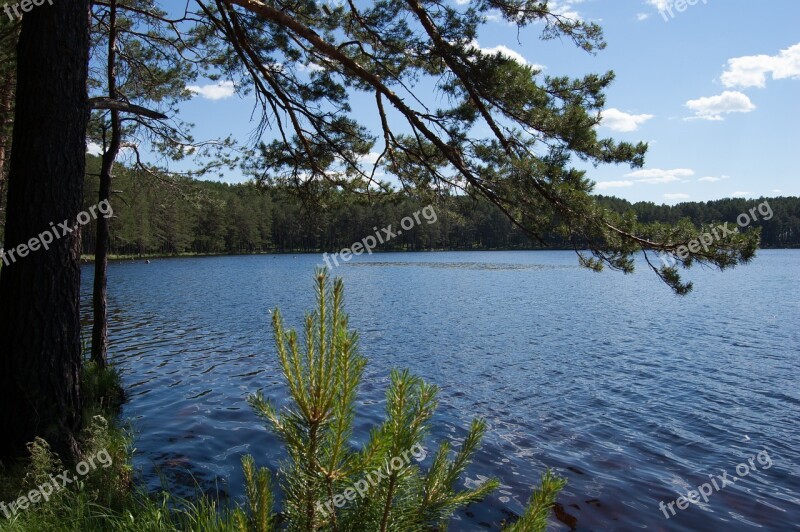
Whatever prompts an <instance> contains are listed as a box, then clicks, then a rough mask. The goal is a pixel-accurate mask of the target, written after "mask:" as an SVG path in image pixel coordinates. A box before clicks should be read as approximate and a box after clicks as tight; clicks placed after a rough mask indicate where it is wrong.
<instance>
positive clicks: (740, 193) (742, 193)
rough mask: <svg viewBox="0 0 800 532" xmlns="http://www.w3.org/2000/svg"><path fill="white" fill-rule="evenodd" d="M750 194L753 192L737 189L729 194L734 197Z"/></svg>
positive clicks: (743, 196) (746, 196)
mask: <svg viewBox="0 0 800 532" xmlns="http://www.w3.org/2000/svg"><path fill="white" fill-rule="evenodd" d="M752 195H753V194H752V193H751V192H742V191H741V190H737V191H736V192H734V193H733V194H731V196H733V197H734V198H749V197H750V196H752Z"/></svg>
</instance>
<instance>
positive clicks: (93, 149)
mask: <svg viewBox="0 0 800 532" xmlns="http://www.w3.org/2000/svg"><path fill="white" fill-rule="evenodd" d="M86 153H88V154H90V155H102V154H103V147H102V146H101V145H99V144H98V143H96V142H89V143H88V144H87V145H86Z"/></svg>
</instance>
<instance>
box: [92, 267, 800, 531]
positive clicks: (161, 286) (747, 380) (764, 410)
mask: <svg viewBox="0 0 800 532" xmlns="http://www.w3.org/2000/svg"><path fill="white" fill-rule="evenodd" d="M358 260H359V262H357V263H356V262H355V261H353V262H352V263H350V264H348V265H344V266H342V267H339V268H338V269H337V270H335V272H334V273H335V274H336V275H340V276H342V277H343V278H344V279H345V283H346V287H347V290H346V292H347V308H348V311H349V313H350V315H351V324H352V326H353V327H354V328H356V329H357V330H358V331H359V332H360V334H361V345H362V351H363V352H364V354H365V355H366V356H367V357H368V358H369V359H370V364H369V366H368V370H367V375H366V378H365V382H364V385H363V386H362V388H361V394H360V400H361V403H360V415H359V418H358V419H359V425H358V427H357V431H356V438H357V439H358V440H359V441H363V438H365V437H366V433H367V430H368V428H369V427H370V426H372V425H374V424H377V423H379V421H380V420H381V419H382V416H383V406H384V403H383V393H384V390H385V386H386V384H387V382H388V373H389V370H390V369H391V368H394V367H409V368H411V369H412V370H413V371H414V372H415V373H416V374H418V375H420V376H422V377H423V378H425V379H426V380H428V381H430V382H433V383H436V384H437V385H439V386H440V387H441V389H442V391H441V406H440V408H439V412H438V415H437V417H436V419H435V427H436V430H435V432H434V433H433V435H432V438H431V442H429V443H431V444H433V443H435V442H436V441H439V440H442V439H443V438H461V437H463V435H464V432H465V431H464V428H465V427H467V426H468V423H469V420H470V419H471V418H472V417H473V416H482V417H484V418H485V419H486V420H487V422H488V424H489V431H488V434H487V437H486V440H485V445H484V447H483V449H482V451H481V452H480V454H479V455H478V457H477V460H476V462H475V464H474V465H473V466H472V467H471V469H470V476H469V478H467V479H466V482H467V483H473V482H476V481H480V480H481V479H483V478H485V477H491V476H494V477H498V478H500V480H501V482H502V487H501V488H500V490H499V491H498V492H496V493H495V494H494V495H493V496H492V497H491V498H490V499H489V500H488V501H486V502H484V503H483V504H481V505H476V506H473V507H470V508H469V509H467V511H465V512H462V513H461V514H460V515H459V516H458V519H457V520H456V521H455V522H454V523H453V526H452V529H453V530H481V529H489V528H491V529H497V528H498V526H499V523H500V522H501V521H502V520H503V519H505V518H506V517H507V516H509V515H512V514H514V513H519V512H521V510H522V508H523V505H524V502H525V501H526V499H527V498H528V496H529V494H530V490H531V487H532V485H533V484H534V483H535V482H536V480H537V479H538V477H539V475H540V474H541V472H542V471H543V470H544V469H545V468H546V467H551V468H555V469H556V470H557V471H558V472H559V473H560V474H562V475H563V476H566V477H567V478H568V479H569V485H568V486H567V488H566V489H565V491H564V492H563V494H562V495H561V497H560V499H559V504H560V509H559V512H558V514H559V516H560V518H561V521H558V520H554V522H553V528H554V529H557V530H568V529H569V527H568V526H567V525H565V524H564V522H567V523H576V526H577V528H578V529H579V530H636V529H647V530H729V531H733V530H758V529H761V530H800V525H798V523H800V435H799V434H798V420H799V419H800V386H799V385H798V378H799V377H800V312H799V311H800V285H799V284H798V280H799V279H800V265H798V261H800V252H798V251H764V252H762V253H760V255H759V258H758V259H757V261H756V262H755V263H754V264H753V265H751V266H749V267H747V268H743V269H738V270H735V271H732V272H726V273H725V274H720V273H717V272H711V271H698V272H696V273H694V275H693V278H694V279H695V280H696V290H695V292H694V294H692V295H691V296H689V297H687V298H677V297H675V296H673V295H671V293H670V292H669V291H668V290H667V289H666V288H665V287H662V286H660V285H659V284H658V282H657V280H656V279H655V277H654V276H653V275H652V274H650V273H648V272H646V271H645V268H640V270H641V273H639V274H636V275H634V276H632V277H631V276H628V277H625V276H622V275H620V274H614V273H604V274H600V275H598V274H594V273H592V272H589V271H586V270H583V269H580V268H578V267H577V266H576V260H575V256H574V254H571V253H567V252H496V253H432V254H382V255H374V256H372V257H368V258H362V257H360V258H359V259H358ZM318 262H321V258H320V257H319V256H315V255H305V256H303V255H298V256H254V257H221V258H205V259H176V260H157V261H153V263H152V264H149V265H147V264H143V263H135V264H131V263H117V264H114V265H113V266H112V267H111V268H110V301H109V303H110V308H111V317H112V319H111V321H112V323H111V342H112V353H113V354H114V355H113V356H114V360H115V361H116V363H117V364H119V365H120V366H121V368H122V371H123V376H124V382H125V385H126V387H127V388H128V390H129V393H130V401H129V402H128V404H127V405H126V407H125V412H124V414H125V416H127V417H129V418H130V419H131V420H132V422H133V425H134V427H135V429H136V431H137V434H138V436H137V439H136V447H137V450H138V455H137V460H136V465H137V466H138V467H139V468H140V469H141V471H142V474H143V478H144V480H145V481H146V482H147V483H148V484H149V485H150V486H151V487H152V488H156V487H158V486H159V485H160V482H161V481H160V479H159V475H163V476H164V477H165V478H166V479H167V480H168V481H169V482H170V483H171V484H172V486H173V487H174V488H175V487H178V488H182V489H184V490H187V491H188V492H190V491H191V490H192V489H193V486H194V485H195V483H197V484H199V485H200V486H201V487H202V488H203V489H204V490H207V491H212V492H213V491H215V490H216V491H217V492H218V493H219V494H220V495H221V496H223V497H228V496H230V497H233V498H234V499H237V500H238V499H239V498H240V497H241V495H242V490H241V480H242V479H241V474H240V471H239V460H240V457H241V455H242V454H244V453H253V454H254V455H255V456H256V458H257V462H258V463H259V464H260V465H268V466H270V467H273V468H274V467H275V465H276V464H277V462H278V460H280V459H281V458H282V454H281V452H280V449H281V447H280V445H279V444H278V442H277V440H276V439H275V438H274V437H273V436H271V435H270V434H269V433H268V432H267V431H266V430H265V429H264V428H263V426H262V425H261V423H260V422H259V420H258V419H257V418H256V416H255V415H254V414H253V413H252V412H251V411H250V409H249V407H248V406H247V404H246V402H245V397H246V396H247V394H249V393H252V392H254V391H256V390H258V389H262V390H264V393H265V395H267V396H270V397H272V398H274V399H276V400H277V401H278V402H279V401H280V400H282V399H284V398H285V397H286V390H285V387H284V385H283V383H282V382H281V379H280V378H279V376H278V372H277V368H276V362H275V353H274V348H273V345H272V336H271V330H270V328H269V314H268V309H271V308H274V307H276V306H277V307H280V308H281V310H282V311H283V313H284V315H285V317H286V322H287V323H288V324H291V325H293V326H298V325H299V324H300V323H301V318H302V316H303V312H304V311H305V310H306V309H308V308H310V307H311V306H312V305H313V294H312V291H311V287H312V271H313V267H314V265H315V264H317V263H318ZM90 271H91V270H90V269H89V268H88V267H87V268H86V269H84V285H85V286H84V302H85V306H84V313H85V316H86V319H87V321H88V319H89V318H90V314H89V308H88V303H89V294H90V292H89V290H90V287H91V282H90ZM762 450H767V451H768V454H769V457H770V458H771V460H772V462H773V466H772V467H771V468H769V469H763V468H762V467H761V466H760V465H759V463H758V462H756V465H757V466H758V471H756V472H753V473H751V474H750V475H749V476H747V478H744V479H742V480H741V481H739V482H737V483H735V484H733V485H731V486H727V487H726V488H725V489H723V490H721V491H719V492H715V493H713V494H712V495H711V496H710V498H709V501H708V504H703V505H691V506H690V508H689V509H687V510H684V511H679V512H678V515H677V516H675V517H672V518H671V519H669V520H667V519H665V518H664V515H663V514H662V513H661V511H660V510H659V507H658V504H659V501H662V500H663V501H664V502H665V503H666V502H670V501H672V500H674V499H676V498H677V497H678V496H680V495H685V494H686V492H687V491H688V490H690V489H695V487H696V486H698V485H700V484H703V483H704V482H706V481H708V480H709V475H711V474H720V475H721V474H722V472H723V471H728V472H729V473H731V474H733V473H734V470H735V468H736V466H737V464H740V463H742V462H746V460H747V459H748V458H749V457H751V456H753V455H754V454H756V453H758V452H759V451H762Z"/></svg>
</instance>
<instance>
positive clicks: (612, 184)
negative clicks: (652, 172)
mask: <svg viewBox="0 0 800 532" xmlns="http://www.w3.org/2000/svg"><path fill="white" fill-rule="evenodd" d="M635 184H636V183H635V182H633V181H601V182H599V183H596V184H595V187H594V188H596V189H597V190H605V189H607V188H623V187H632V186H633V185H635Z"/></svg>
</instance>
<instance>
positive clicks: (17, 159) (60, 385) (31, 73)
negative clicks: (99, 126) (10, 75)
mask: <svg viewBox="0 0 800 532" xmlns="http://www.w3.org/2000/svg"><path fill="white" fill-rule="evenodd" d="M17 59H18V63H17V65H18V67H17V100H16V107H15V114H14V133H13V140H12V150H11V167H10V172H9V177H8V208H7V218H6V234H5V236H6V239H5V244H6V246H5V247H6V250H7V252H6V253H7V255H6V260H8V261H9V264H8V265H7V266H6V265H4V267H3V268H2V270H1V271H0V427H2V430H3V434H2V437H0V459H7V458H12V457H16V456H21V455H24V453H25V445H26V443H28V442H30V441H32V440H33V439H34V438H35V437H36V436H40V437H42V438H44V439H45V440H46V441H48V443H50V445H51V447H52V448H53V449H54V450H55V451H56V452H58V453H59V454H60V455H61V456H62V457H63V458H67V459H74V458H75V457H76V456H77V455H78V453H79V449H78V446H77V443H76V438H75V436H76V434H77V432H78V431H79V430H80V427H81V395H80V372H81V334H80V232H79V231H77V230H72V231H71V232H68V231H66V230H65V229H61V228H59V227H58V224H59V223H61V222H64V221H66V222H67V224H68V225H69V227H70V228H74V227H75V225H76V218H77V215H78V213H79V212H80V210H81V204H82V198H83V179H84V171H85V164H86V163H85V153H86V126H87V122H88V117H89V106H88V97H87V92H86V90H87V89H86V83H87V78H88V60H89V0H69V1H63V2H55V3H54V4H53V5H52V6H43V7H38V8H36V9H33V10H32V11H31V12H30V13H26V14H25V17H24V20H23V22H22V30H21V34H20V38H19V44H18V47H17ZM51 222H52V223H53V225H54V226H55V229H54V227H53V226H51ZM46 231H50V232H51V235H52V234H53V231H57V232H58V233H57V234H58V238H54V239H53V241H52V243H51V244H49V245H48V248H49V249H44V247H40V248H39V249H38V250H36V251H30V252H29V253H27V254H26V253H22V254H20V253H19V251H17V253H16V254H15V255H14V256H13V259H14V260H11V259H9V258H8V252H9V251H10V250H12V249H13V248H16V249H17V250H19V248H17V246H20V245H22V244H25V243H27V242H31V243H33V239H34V238H37V235H40V234H41V235H44V233H45V232H46ZM63 233H66V234H63ZM40 238H41V240H42V241H44V240H45V239H46V237H40Z"/></svg>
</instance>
